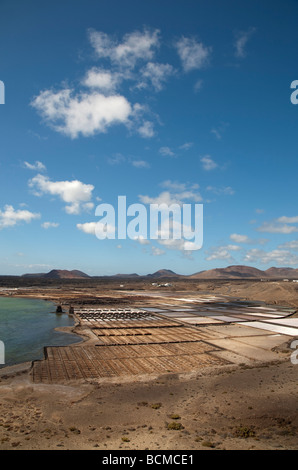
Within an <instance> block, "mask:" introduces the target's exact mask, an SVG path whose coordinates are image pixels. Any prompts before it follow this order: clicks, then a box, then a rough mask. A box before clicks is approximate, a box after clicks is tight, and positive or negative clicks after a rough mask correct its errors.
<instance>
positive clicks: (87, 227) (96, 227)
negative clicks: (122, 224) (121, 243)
mask: <svg viewBox="0 0 298 470" xmlns="http://www.w3.org/2000/svg"><path fill="white" fill-rule="evenodd" d="M77 228H78V229H79V230H81V231H82V232H84V233H87V234H89V235H96V231H97V232H102V233H107V234H114V233H115V227H114V226H113V225H110V224H103V223H102V222H86V223H85V224H77Z"/></svg>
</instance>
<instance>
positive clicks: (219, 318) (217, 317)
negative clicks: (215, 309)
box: [210, 315, 245, 322]
mask: <svg viewBox="0 0 298 470" xmlns="http://www.w3.org/2000/svg"><path fill="white" fill-rule="evenodd" d="M210 318H214V320H221V321H224V322H238V321H239V322H243V321H245V320H243V318H236V317H225V316H224V315H216V316H215V315H214V316H211V317H210Z"/></svg>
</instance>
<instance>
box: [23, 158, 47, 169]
mask: <svg viewBox="0 0 298 470" xmlns="http://www.w3.org/2000/svg"><path fill="white" fill-rule="evenodd" d="M24 166H25V168H27V169H28V170H34V171H45V170H46V167H45V165H44V164H43V163H41V162H39V161H38V160H36V162H35V163H28V162H24Z"/></svg>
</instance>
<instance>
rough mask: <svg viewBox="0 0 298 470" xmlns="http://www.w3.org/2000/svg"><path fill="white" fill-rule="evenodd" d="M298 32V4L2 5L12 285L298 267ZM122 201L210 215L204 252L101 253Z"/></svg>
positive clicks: (0, 70) (112, 248)
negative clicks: (64, 272)
mask: <svg viewBox="0 0 298 470" xmlns="http://www.w3.org/2000/svg"><path fill="white" fill-rule="evenodd" d="M260 3H261V4H260ZM297 19H298V4H297V2H296V1H294V0H291V1H290V0H287V1H273V2H272V1H271V2H269V1H263V2H257V1H254V0H251V1H250V2H246V1H244V0H243V1H228V0H227V1H225V2H222V1H220V0H217V1H216V0H210V1H208V2H206V1H200V0H195V1H191V0H184V1H183V2H182V1H168V0H163V1H155V0H150V1H145V0H144V1H143V2H139V1H133V0H128V1H126V2H123V1H120V0H109V1H105V0H101V1H91V0H85V1H84V2H83V1H81V0H73V1H71V2H70V1H63V0H62V1H59V2H58V1H55V0H53V1H52V2H38V1H35V0H31V1H30V0H29V1H27V2H22V1H17V0H15V1H14V2H11V1H6V0H2V1H1V5H0V38H1V40H0V80H2V81H3V83H4V84H5V104H4V105H0V135H1V140H0V158H1V160H0V182H1V184H0V194H1V201H0V238H1V244H0V260H1V269H0V273H1V274H23V273H25V272H47V271H49V270H50V269H53V268H60V269H81V270H83V271H85V272H87V273H88V274H90V275H104V274H116V273H119V272H121V273H131V272H137V273H139V274H147V273H150V272H154V271H155V270H157V269H161V268H167V269H172V270H174V271H176V272H178V273H181V274H191V273H194V272H198V271H201V270H204V269H212V268H215V267H224V266H227V265H231V264H247V265H250V266H256V267H258V268H260V269H267V268H269V267H271V266H291V267H298V237H297V232H298V210H297V172H298V171H297V170H298V160H297V130H298V106H295V105H294V104H292V103H291V100H290V96H291V93H292V91H293V90H291V88H290V86H291V83H292V81H294V80H297V79H298V67H297V54H298V52H297V51H298V30H297ZM118 195H126V197H127V202H128V204H133V203H144V204H146V207H149V206H148V203H149V202H157V203H158V202H162V201H167V202H178V203H191V204H196V203H201V204H203V205H204V243H203V247H202V248H201V249H200V250H192V251H187V250H185V249H184V248H185V245H183V243H182V242H181V243H175V244H172V243H165V242H164V241H159V240H147V241H144V240H142V239H141V240H130V239H127V240H117V237H116V239H115V240H98V239H97V238H96V236H95V234H94V224H95V223H96V222H97V218H96V216H95V208H96V206H97V205H98V204H100V203H110V204H113V205H116V204H117V197H118Z"/></svg>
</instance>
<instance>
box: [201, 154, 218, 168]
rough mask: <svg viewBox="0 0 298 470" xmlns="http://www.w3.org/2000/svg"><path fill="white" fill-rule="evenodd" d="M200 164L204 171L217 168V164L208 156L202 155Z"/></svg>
mask: <svg viewBox="0 0 298 470" xmlns="http://www.w3.org/2000/svg"><path fill="white" fill-rule="evenodd" d="M201 163H202V165H203V168H204V170H206V171H211V170H214V169H215V168H217V166H218V165H217V163H215V161H214V160H212V158H211V157H210V155H204V157H202V158H201Z"/></svg>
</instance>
